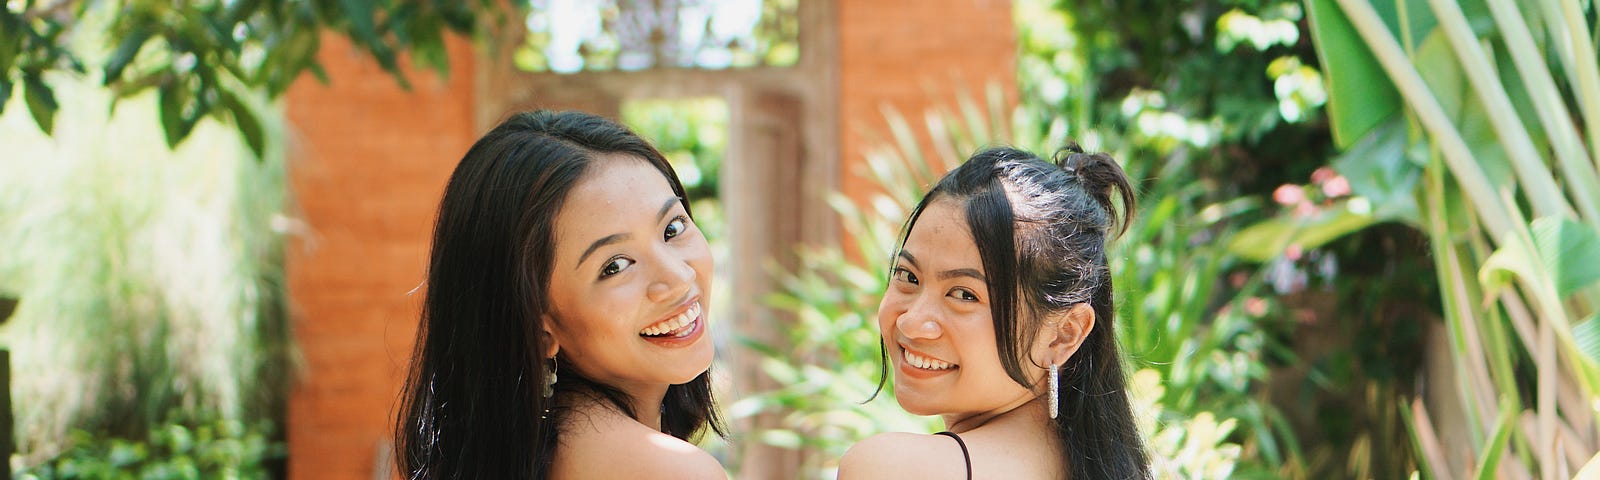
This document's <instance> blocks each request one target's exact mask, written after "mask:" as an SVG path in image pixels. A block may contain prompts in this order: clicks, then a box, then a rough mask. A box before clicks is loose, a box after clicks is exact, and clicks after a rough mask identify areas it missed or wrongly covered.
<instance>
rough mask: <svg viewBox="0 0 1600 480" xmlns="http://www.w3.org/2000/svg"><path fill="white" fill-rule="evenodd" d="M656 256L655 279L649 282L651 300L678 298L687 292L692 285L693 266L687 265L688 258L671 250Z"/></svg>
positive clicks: (693, 277)
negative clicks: (657, 259)
mask: <svg viewBox="0 0 1600 480" xmlns="http://www.w3.org/2000/svg"><path fill="white" fill-rule="evenodd" d="M657 258H659V259H660V260H659V261H658V262H657V263H658V265H659V268H656V269H655V270H656V271H657V272H658V273H657V274H656V275H655V280H654V281H652V282H650V288H649V291H648V295H649V297H650V301H652V302H668V301H673V300H680V299H683V297H684V296H685V295H686V294H688V293H689V289H690V287H691V286H693V285H694V280H695V271H694V267H693V266H691V265H689V262H688V259H685V258H680V257H679V256H678V255H676V254H675V253H674V252H672V251H665V252H662V254H661V255H658V256H657Z"/></svg>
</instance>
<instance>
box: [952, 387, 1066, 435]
mask: <svg viewBox="0 0 1600 480" xmlns="http://www.w3.org/2000/svg"><path fill="white" fill-rule="evenodd" d="M943 417H944V425H945V430H949V431H951V432H954V433H966V432H969V431H972V430H976V429H978V428H979V427H985V426H990V427H1001V426H1004V428H1012V427H1022V428H1046V427H1049V426H1050V415H1049V414H1048V413H1046V411H1045V405H1044V399H1042V398H1040V397H1036V396H1032V395H1027V396H1023V397H1019V398H1017V399H1016V400H1014V401H1012V402H1011V403H1008V404H1006V405H1002V406H1001V407H1000V408H996V409H994V410H990V411H987V412H982V413H978V414H970V413H969V414H960V415H957V414H950V415H944V416H943Z"/></svg>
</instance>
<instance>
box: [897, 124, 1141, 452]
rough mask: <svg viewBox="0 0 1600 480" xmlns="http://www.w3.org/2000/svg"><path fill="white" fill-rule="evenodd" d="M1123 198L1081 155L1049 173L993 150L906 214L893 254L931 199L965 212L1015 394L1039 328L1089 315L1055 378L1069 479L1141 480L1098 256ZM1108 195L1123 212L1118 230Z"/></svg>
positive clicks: (1128, 208)
mask: <svg viewBox="0 0 1600 480" xmlns="http://www.w3.org/2000/svg"><path fill="white" fill-rule="evenodd" d="M1113 191H1115V192H1113ZM1132 192H1133V190H1132V187H1131V186H1130V185H1129V184H1128V178H1127V176H1126V174H1124V173H1123V172H1122V167H1120V166H1118V165H1117V162H1116V161H1115V160H1112V159H1111V157H1110V156H1108V155H1105V154H1102V153H1097V154H1086V153H1084V152H1083V150H1082V149H1081V148H1079V147H1078V146H1077V145H1076V144H1070V145H1068V146H1067V147H1066V148H1063V149H1062V150H1061V151H1059V152H1057V154H1056V158H1055V162H1054V164H1052V163H1051V162H1046V161H1044V160H1042V159H1040V158H1039V157H1038V156H1037V155H1034V154H1032V153H1029V152H1026V151H1023V150H1018V149H1015V148H991V149H988V150H983V151H980V152H978V153H976V154H974V155H973V156H972V158H970V159H969V160H967V162H966V163H964V164H962V165H961V166H960V167H957V168H956V169H955V170H952V171H950V173H948V174H945V176H944V178H942V179H940V180H939V183H938V184H937V185H935V186H934V187H933V189H932V190H931V191H929V192H928V194H927V195H925V196H923V198H922V202H921V203H918V204H917V207H916V209H914V210H912V212H911V217H910V218H909V219H907V220H906V225H905V228H904V229H903V231H902V233H901V236H900V245H899V246H900V247H902V248H903V247H904V246H905V241H906V237H907V235H909V234H910V233H911V227H912V226H913V225H915V224H916V222H917V217H918V216H920V215H921V214H922V211H923V209H925V208H927V206H928V204H930V203H932V202H933V201H934V200H935V199H938V198H941V197H946V198H950V199H953V200H956V201H958V202H961V203H962V204H964V206H965V211H966V215H967V227H968V228H969V229H971V230H972V237H973V240H974V243H976V244H977V247H978V257H979V258H980V259H982V261H983V270H984V274H985V276H986V277H988V278H989V298H990V299H991V303H990V306H989V308H990V313H991V316H992V317H993V319H994V331H995V343H996V345H997V347H998V350H999V353H1000V363H1001V365H1003V366H1004V367H1005V370H1006V373H1007V374H1008V375H1009V376H1010V377H1011V379H1012V380H1014V381H1016V382H1017V383H1018V384H1020V385H1023V386H1025V387H1026V386H1031V382H1029V381H1028V378H1027V376H1026V375H1025V374H1024V373H1023V369H1022V363H1021V362H1022V358H1023V357H1024V356H1026V353H1027V352H1028V346H1029V345H1033V342H1034V339H1035V337H1036V335H1037V333H1038V332H1039V330H1040V327H1041V324H1040V322H1042V321H1043V319H1044V318H1047V317H1049V316H1050V315H1052V314H1060V313H1064V312H1066V311H1067V310H1069V309H1070V308H1072V306H1074V305H1077V304H1079V303H1083V302H1088V303H1089V305H1090V307H1092V308H1093V309H1094V313H1095V326H1094V328H1093V329H1092V330H1091V331H1090V333H1089V336H1088V338H1086V339H1084V341H1083V344H1082V345H1081V346H1080V347H1079V348H1078V351H1077V353H1075V354H1073V355H1072V357H1071V358H1069V359H1068V360H1067V361H1066V363H1065V364H1063V365H1062V366H1061V388H1060V390H1059V391H1057V392H1056V393H1057V395H1059V396H1060V401H1061V404H1060V415H1058V416H1057V417H1056V419H1055V420H1054V423H1055V432H1056V435H1057V437H1058V438H1059V440H1060V443H1059V444H1060V445H1061V446H1062V449H1063V452H1062V454H1063V456H1064V458H1065V459H1066V463H1067V468H1068V473H1069V475H1070V476H1069V478H1073V479H1094V478H1148V477H1149V476H1150V472H1149V459H1148V457H1147V456H1146V453H1145V450H1144V441H1143V440H1142V439H1141V438H1140V436H1139V431H1138V428H1137V427H1136V426H1135V424H1134V421H1133V412H1132V409H1131V408H1130V407H1129V404H1128V395H1127V379H1126V377H1125V376H1124V374H1123V372H1122V358H1121V355H1120V354H1119V353H1118V352H1117V342H1116V335H1115V330H1114V329H1115V325H1116V321H1115V314H1116V311H1115V309H1114V308H1113V303H1112V295H1111V270H1110V268H1109V266H1108V264H1107V262H1106V252H1105V245H1106V241H1107V240H1108V239H1110V238H1114V237H1116V236H1117V235H1120V234H1121V233H1122V232H1123V231H1124V230H1126V229H1127V225H1128V220H1129V219H1130V218H1132V217H1133V213H1134V209H1135V207H1134V199H1133V193H1132ZM1113 193H1116V194H1117V195H1116V196H1117V197H1120V200H1121V201H1120V203H1121V208H1120V210H1121V218H1120V219H1119V218H1117V217H1118V215H1117V214H1118V208H1117V207H1115V206H1114V204H1115V203H1116V202H1113V200H1112V197H1113V195H1112V194H1113ZM1019 310H1021V311H1022V312H1023V313H1025V314H1020V315H1019V314H1018V311H1019ZM885 365H887V359H885ZM880 388H881V387H880Z"/></svg>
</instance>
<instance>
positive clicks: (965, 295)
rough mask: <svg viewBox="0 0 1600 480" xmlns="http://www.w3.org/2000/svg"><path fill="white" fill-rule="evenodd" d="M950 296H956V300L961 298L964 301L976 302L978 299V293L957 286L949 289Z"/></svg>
mask: <svg viewBox="0 0 1600 480" xmlns="http://www.w3.org/2000/svg"><path fill="white" fill-rule="evenodd" d="M950 296H952V297H956V299H957V300H962V301H966V302H976V301H978V295H977V294H974V293H972V291H971V290H967V289H965V288H957V289H955V290H951V291H950Z"/></svg>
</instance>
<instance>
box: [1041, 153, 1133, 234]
mask: <svg viewBox="0 0 1600 480" xmlns="http://www.w3.org/2000/svg"><path fill="white" fill-rule="evenodd" d="M1055 164H1056V166H1057V167H1060V168H1061V170H1062V171H1065V172H1067V174H1068V175H1071V176H1072V177H1073V178H1075V179H1077V181H1078V183H1079V184H1081V185H1083V189H1084V190H1085V191H1088V192H1089V194H1090V195H1091V196H1093V197H1094V200H1095V202H1097V203H1099V204H1100V207H1101V208H1104V209H1105V210H1106V214H1107V215H1109V216H1111V218H1112V220H1113V221H1114V222H1115V223H1116V225H1117V226H1118V229H1117V235H1118V236H1120V235H1121V234H1123V233H1126V232H1127V231H1128V222H1129V220H1131V218H1130V217H1131V215H1132V212H1133V209H1134V198H1133V186H1132V185H1130V184H1129V182H1128V174H1127V173H1124V172H1123V171H1122V165H1120V164H1118V163H1117V161H1116V160H1115V159H1113V158H1111V156H1110V155H1107V154H1105V153H1099V152H1096V153H1085V152H1084V151H1083V147H1082V146H1079V145H1078V143H1077V142H1073V141H1068V142H1067V145H1066V146H1063V147H1061V149H1060V150H1056V154H1055ZM1112 190H1115V191H1116V193H1117V194H1118V195H1117V196H1119V197H1121V198H1122V215H1121V217H1120V218H1118V215H1117V210H1116V209H1115V208H1114V207H1113V206H1112V205H1113V204H1112V200H1111V194H1112Z"/></svg>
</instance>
